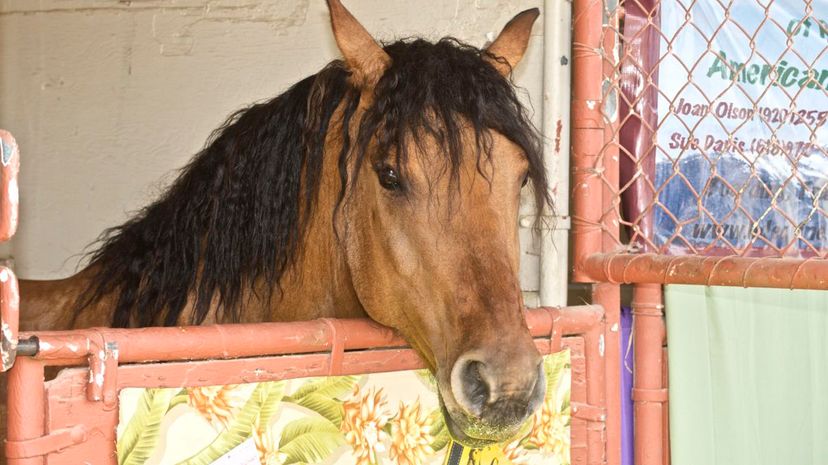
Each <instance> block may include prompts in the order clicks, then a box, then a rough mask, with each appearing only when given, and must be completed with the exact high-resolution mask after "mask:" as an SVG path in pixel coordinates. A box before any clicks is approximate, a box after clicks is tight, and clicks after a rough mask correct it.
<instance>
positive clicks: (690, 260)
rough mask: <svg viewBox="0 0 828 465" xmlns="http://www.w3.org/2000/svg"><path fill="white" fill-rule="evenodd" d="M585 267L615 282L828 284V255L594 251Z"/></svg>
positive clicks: (817, 286) (786, 286) (824, 286)
mask: <svg viewBox="0 0 828 465" xmlns="http://www.w3.org/2000/svg"><path fill="white" fill-rule="evenodd" d="M584 271H585V272H586V274H587V275H588V276H589V277H590V278H591V279H595V280H598V281H609V282H613V283H651V284H700V285H705V286H741V287H772V288H780V289H828V260H824V259H816V258H809V259H797V258H776V257H764V258H759V257H734V256H729V257H708V256H699V255H682V256H669V255H657V254H625V253H614V254H612V253H610V254H595V255H592V256H590V257H588V258H587V260H586V262H585V266H584Z"/></svg>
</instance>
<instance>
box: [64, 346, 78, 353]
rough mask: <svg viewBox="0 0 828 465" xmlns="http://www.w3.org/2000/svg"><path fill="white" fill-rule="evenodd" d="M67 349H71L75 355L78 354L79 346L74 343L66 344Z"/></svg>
mask: <svg viewBox="0 0 828 465" xmlns="http://www.w3.org/2000/svg"><path fill="white" fill-rule="evenodd" d="M66 348H67V349H69V351H70V352H72V353H73V354H76V353H78V345H77V344H73V343H69V344H66Z"/></svg>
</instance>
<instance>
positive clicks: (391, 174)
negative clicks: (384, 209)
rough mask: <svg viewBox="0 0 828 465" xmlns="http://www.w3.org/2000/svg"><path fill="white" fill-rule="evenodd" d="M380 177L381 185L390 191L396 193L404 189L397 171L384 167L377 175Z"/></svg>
mask: <svg viewBox="0 0 828 465" xmlns="http://www.w3.org/2000/svg"><path fill="white" fill-rule="evenodd" d="M377 175H378V176H379V182H380V185H381V186H382V187H383V188H384V189H387V190H389V191H396V190H400V188H401V187H402V186H401V185H400V177H399V175H397V171H396V170H395V169H394V168H391V167H390V166H384V167H382V168H380V169H379V172H378V173H377Z"/></svg>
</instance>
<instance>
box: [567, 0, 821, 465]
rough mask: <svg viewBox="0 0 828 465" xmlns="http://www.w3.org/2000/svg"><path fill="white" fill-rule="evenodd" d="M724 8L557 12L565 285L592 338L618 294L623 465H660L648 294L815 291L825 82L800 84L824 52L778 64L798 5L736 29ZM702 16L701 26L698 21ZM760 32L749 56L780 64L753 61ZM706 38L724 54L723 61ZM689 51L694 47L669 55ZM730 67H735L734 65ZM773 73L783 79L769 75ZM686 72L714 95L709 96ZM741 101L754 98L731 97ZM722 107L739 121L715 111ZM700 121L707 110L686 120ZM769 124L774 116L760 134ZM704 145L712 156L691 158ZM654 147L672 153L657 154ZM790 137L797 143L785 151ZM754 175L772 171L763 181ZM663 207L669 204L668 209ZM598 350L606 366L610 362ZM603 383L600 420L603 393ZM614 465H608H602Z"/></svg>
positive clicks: (659, 389) (655, 353)
mask: <svg viewBox="0 0 828 465" xmlns="http://www.w3.org/2000/svg"><path fill="white" fill-rule="evenodd" d="M749 3H750V2H743V3H741V4H740V5H741V6H740V7H738V8H742V9H744V8H747V7H748V6H749ZM734 5H735V3H734V2H723V3H722V2H718V3H717V2H702V1H701V0H688V1H686V2H679V3H676V2H671V3H669V4H668V3H667V2H661V1H660V0H621V1H616V0H574V1H573V52H572V57H573V60H572V67H573V68H572V69H573V72H572V75H573V77H575V79H573V82H572V90H573V93H572V102H571V115H572V123H571V126H572V135H571V140H572V161H571V164H572V167H573V172H572V186H571V195H572V211H571V217H572V238H571V240H572V257H573V263H572V279H573V281H575V282H581V283H590V284H591V285H592V289H593V303H599V304H601V305H603V306H605V308H606V309H607V312H608V317H607V320H608V322H609V321H610V320H611V318H612V317H611V316H610V315H611V312H612V311H613V310H614V308H616V307H619V306H620V299H618V290H619V286H620V285H621V284H632V285H633V301H632V306H633V314H634V327H633V335H634V339H635V341H634V346H633V350H634V353H635V376H634V388H633V402H634V405H635V408H634V412H635V421H634V423H635V427H634V430H635V433H634V434H635V447H634V448H635V463H636V465H662V464H668V463H669V460H670V457H669V443H668V436H667V424H668V420H667V418H668V412H667V401H668V393H667V380H666V369H665V366H666V357H665V353H666V352H665V351H664V349H663V347H664V345H665V330H664V322H663V302H662V289H661V285H663V284H696V285H708V286H713V285H715V286H741V287H771V288H782V289H818V290H828V239H826V236H825V234H824V230H825V227H826V226H825V225H828V208H826V207H825V202H826V201H828V188H827V187H825V186H823V185H822V183H821V182H817V181H815V180H818V179H820V178H818V176H816V175H815V173H822V174H821V176H824V172H825V170H824V168H823V169H821V170H820V169H814V168H813V166H822V165H814V164H813V162H814V160H828V148H826V146H825V139H824V136H825V134H826V132H825V124H826V123H827V122H828V111H826V110H825V109H824V105H823V108H811V107H814V106H815V105H816V106H819V105H818V104H816V103H814V102H815V101H816V100H814V98H816V97H818V98H819V100H818V101H819V102H824V101H825V98H828V88H826V86H825V82H828V81H825V79H824V78H822V74H820V75H819V76H820V79H822V80H820V81H819V82H817V80H816V78H815V76H816V75H814V74H813V72H812V71H818V69H820V68H823V67H824V59H825V57H826V56H828V55H826V52H828V46H825V45H817V42H814V43H813V44H812V46H811V48H810V49H809V50H811V51H812V52H813V53H810V54H809V55H808V56H807V57H806V56H805V55H803V54H802V53H801V50H797V49H795V48H794V44H795V43H796V41H797V40H800V39H799V38H801V37H808V34H809V33H810V34H811V37H815V32H814V31H819V32H824V28H823V27H822V26H821V24H822V23H820V22H819V21H817V20H816V19H814V18H813V17H812V16H813V13H814V12H813V11H812V8H813V6H812V5H811V2H805V3H804V4H802V5H799V4H792V3H784V2H780V1H773V0H772V1H770V2H767V3H763V4H761V5H758V4H757V5H758V7H757V8H756V9H755V10H752V11H754V14H753V15H752V16H751V17H750V21H747V20H745V18H744V16H740V15H739V14H737V13H739V12H738V11H736V9H737V7H735V6H734ZM780 5H783V6H784V5H788V6H789V7H790V8H792V9H794V10H795V11H794V13H793V14H792V16H789V17H786V18H785V19H783V18H782V17H781V15H779V14H778V13H779V11H778V10H775V9H774V7H775V6H776V7H779V6H780ZM796 5H799V6H796ZM780 8H781V7H780ZM797 8H799V9H797ZM699 10H704V11H699ZM800 10H802V11H800ZM705 11H706V12H708V14H709V12H711V11H715V12H716V13H714V14H713V17H712V18H707V17H704V14H703V13H705ZM742 13H743V12H742ZM797 14H798V15H799V16H796V15H797ZM699 16H701V17H702V18H701V19H699V18H698V17H699ZM697 20H698V22H696V21H697ZM719 21H721V24H720V23H719ZM700 26H702V27H700ZM707 26H709V28H706V27H707ZM725 29H727V31H724V30H725ZM711 30H712V31H713V32H712V33H711V32H710V31H711ZM760 32H761V33H762V34H775V36H774V37H776V39H775V40H769V39H768V37H770V35H767V36H764V39H763V40H764V41H765V42H767V43H774V44H775V45H778V46H779V48H780V50H781V51H775V52H774V53H769V52H768V51H767V50H764V51H763V50H762V49H761V48H760V45H759V43H760V42H761V41H760V40H759V39H758V38H757V37H758V36H759V35H760ZM717 36H725V37H731V38H732V37H736V38H739V40H737V41H736V42H737V43H735V45H734V47H737V48H735V49H732V50H728V57H727V58H726V57H725V52H724V51H722V50H723V48H719V47H718V45H716V41H717V40H719V38H718V37H717ZM783 36H784V37H783ZM743 37H744V40H741V39H742V38H743ZM820 37H821V36H820ZM694 41H698V42H700V43H701V45H700V46H698V47H696V48H693V47H692V46H690V47H684V46H685V45H687V44H695V42H694ZM822 44H824V42H823V43H822ZM740 51H744V56H748V55H749V56H748V58H745V59H740V58H738V57H739V53H734V52H740ZM791 57H793V58H791ZM815 57H816V58H815ZM820 57H821V58H820ZM783 58H784V59H785V60H788V62H786V61H784V60H783ZM780 60H783V61H781V62H780ZM818 60H823V61H818ZM740 61H744V63H741V62H740ZM794 62H796V63H794ZM782 65H785V66H788V65H795V66H788V67H787V68H785V70H786V71H785V72H784V73H783V71H782V68H780V67H779V66H782ZM797 66H798V67H799V69H795V71H796V72H801V70H811V71H807V72H805V73H804V76H805V77H801V78H800V79H799V80H795V82H797V83H798V88H797V87H796V86H794V87H791V86H788V88H787V90H785V89H786V88H785V82H788V81H790V80H789V79H788V77H787V76H788V75H790V74H791V73H792V72H793V71H787V70H789V69H794V68H796V67H797ZM754 68H755V69H760V68H761V69H767V70H774V71H773V72H768V73H767V76H766V77H767V79H763V80H762V82H761V83H760V82H759V81H758V80H756V79H754V77H755V76H753V75H752V74H751V73H750V72H749V71H748V70H752V69H754ZM699 70H701V72H700V73H701V74H706V78H710V77H711V76H713V77H714V78H717V79H718V77H721V79H720V80H718V81H716V86H711V85H710V83H709V82H707V81H705V82H702V79H706V78H701V79H700V78H699V72H698V71H699ZM660 79H661V80H660ZM785 80H788V81H785ZM752 85H761V86H764V88H763V89H762V88H758V87H757V89H758V90H757V92H755V93H751V92H747V91H746V90H745V89H746V87H745V86H752ZM714 87H715V89H714ZM807 92H810V94H807V95H805V93H807ZM771 93H775V96H774V97H769V95H770V94H771ZM809 95H810V96H812V97H814V98H809ZM774 99H776V100H774ZM734 101H736V102H737V103H740V104H741V105H742V106H743V108H741V109H740V110H739V111H737V112H730V110H727V111H726V112H721V111H719V109H721V108H722V105H725V106H727V105H730V106H731V107H733V106H734V103H733V102H734ZM688 102H689V103H688ZM737 106H738V105H737ZM705 108H710V109H715V110H711V111H710V112H709V114H707V115H706V116H705V117H703V118H695V119H694V118H693V117H695V116H698V114H696V113H694V112H697V111H701V112H704V111H705ZM777 110H779V111H778V113H779V114H783V115H787V116H783V117H782V119H781V120H776V119H774V118H776V116H775V115H776V114H777ZM808 110H813V111H808ZM691 113H693V115H690V114H691ZM812 113H813V114H815V115H816V117H815V118H811V116H812V115H811V114H812ZM688 115H690V116H693V117H690V116H688ZM705 118H708V119H707V120H706V121H702V120H704V119H705ZM809 118H811V119H809ZM748 120H750V123H749V122H748ZM734 121H735V122H734ZM705 124H708V125H707V126H705ZM749 124H755V125H756V126H758V129H756V126H753V127H751V126H749ZM763 125H764V126H763ZM794 126H795V127H796V133H795V134H796V135H795V136H793V135H791V134H793V133H791V132H790V130H792V128H793V127H794ZM668 128H672V129H669V130H668ZM750 130H756V131H758V133H761V132H763V131H764V132H766V133H767V134H765V135H763V136H761V137H760V136H756V135H753V136H751V137H757V138H759V139H761V138H763V137H764V139H763V140H767V141H768V143H767V144H766V145H767V147H764V148H763V147H762V146H761V144H760V145H755V144H742V142H738V141H744V140H745V139H746V138H745V134H746V133H747V131H750ZM710 131H713V132H715V133H716V134H717V135H718V137H719V139H721V141H722V145H724V146H725V148H716V147H717V146H716V144H708V143H707V142H698V141H706V140H707V139H705V136H709V135H710V134H709V132H710ZM786 131H788V132H786ZM659 133H661V135H662V136H663V135H665V134H672V136H675V135H676V134H678V135H679V136H683V137H684V141H685V142H686V143H684V144H680V143H679V144H670V143H668V142H665V141H666V138H665V137H661V138H659ZM791 137H794V139H795V140H798V141H800V142H802V143H801V144H790V143H785V141H786V140H787V141H790V140H791ZM797 138H798V139H797ZM675 140H676V138H675V137H672V138H671V139H670V141H671V142H675ZM693 141H696V142H693ZM749 141H750V140H749V139H748V142H749ZM755 141H756V140H754V142H755ZM760 142H761V140H760ZM740 144H741V145H740ZM728 147H729V148H728ZM792 147H793V148H792ZM771 155H772V156H773V157H775V158H773V157H771ZM728 157H729V158H728ZM763 157H765V158H773V159H769V160H763ZM658 159H660V160H662V163H661V165H659V166H660V167H659V166H657V160H658ZM686 160H689V161H688V163H684V162H685V161H686ZM690 162H693V164H691V163H690ZM725 162H732V163H731V164H730V165H727V164H725ZM770 162H775V163H770ZM763 163H764V164H765V165H767V166H771V165H772V166H774V167H776V168H778V167H779V164H780V163H782V164H784V165H785V169H781V170H778V171H774V172H773V173H774V175H773V176H772V177H771V178H770V180H768V179H769V178H768V177H763V176H762V175H761V174H762V173H763V172H770V171H767V170H766V171H763V170H765V169H766V168H765V167H763V166H765V165H763ZM768 164H769V165H768ZM691 167H692V168H691ZM734 173H742V174H743V178H739V176H734ZM774 176H775V177H774ZM670 188H673V189H674V190H673V191H669V190H670ZM677 192H682V195H684V196H685V197H684V198H682V199H681V200H678V201H677V200H675V199H676V198H678V197H675V196H676V195H678V194H677ZM669 195H673V196H674V197H673V201H672V203H671V201H670V197H669ZM786 199H787V200H786ZM682 202H683V203H682ZM820 228H822V229H821V230H820ZM608 328H612V325H611V324H608ZM609 335H610V332H608V336H609ZM607 340H608V349H607V350H608V353H610V352H611V351H613V350H615V347H614V344H610V343H609V341H610V339H607ZM608 380H610V382H609V383H608V396H609V397H608V399H607V403H608V405H612V404H613V399H612V397H613V396H615V397H618V394H617V393H618V392H619V391H615V392H614V393H613V392H612V389H613V388H612V387H610V386H609V385H610V384H612V381H611V380H612V378H611V377H608ZM610 411H612V409H610ZM608 428H609V429H610V431H612V430H613V428H614V423H613V422H610V423H609V424H608ZM609 437H610V441H613V434H610V435H609ZM610 450H611V451H615V450H617V449H615V448H612V447H611V448H610ZM614 454H615V452H611V453H610V456H609V457H608V463H618V460H619V458H618V457H617V456H615V455H614Z"/></svg>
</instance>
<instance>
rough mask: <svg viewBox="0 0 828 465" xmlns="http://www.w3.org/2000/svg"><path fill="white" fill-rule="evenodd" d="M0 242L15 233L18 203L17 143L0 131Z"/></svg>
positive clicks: (5, 132)
mask: <svg viewBox="0 0 828 465" xmlns="http://www.w3.org/2000/svg"><path fill="white" fill-rule="evenodd" d="M0 161H2V163H0V192H2V195H0V242H4V241H7V240H9V239H11V237H12V236H13V235H14V233H15V231H17V216H18V215H17V210H18V204H19V203H20V202H19V200H20V197H19V195H18V188H17V174H18V172H19V171H20V151H19V150H18V147H17V141H15V140H14V137H13V136H12V135H11V134H10V133H9V132H8V131H4V130H2V129H0Z"/></svg>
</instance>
